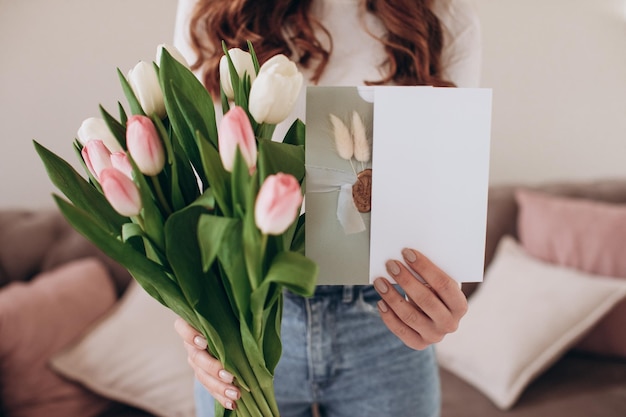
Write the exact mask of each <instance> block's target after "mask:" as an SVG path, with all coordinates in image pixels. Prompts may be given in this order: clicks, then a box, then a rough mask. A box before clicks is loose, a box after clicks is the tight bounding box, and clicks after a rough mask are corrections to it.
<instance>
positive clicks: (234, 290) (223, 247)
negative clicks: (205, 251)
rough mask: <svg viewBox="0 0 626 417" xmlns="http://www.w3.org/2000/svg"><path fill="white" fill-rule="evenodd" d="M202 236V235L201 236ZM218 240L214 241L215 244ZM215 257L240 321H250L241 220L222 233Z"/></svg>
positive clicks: (248, 289)
mask: <svg viewBox="0 0 626 417" xmlns="http://www.w3.org/2000/svg"><path fill="white" fill-rule="evenodd" d="M202 238H204V237H202ZM216 243H218V242H214V243H213V244H216ZM219 243H220V245H219V248H218V251H217V258H218V260H219V265H220V266H221V268H222V270H223V277H224V278H226V280H227V283H225V285H227V286H228V287H229V288H230V291H231V294H232V298H233V300H234V301H235V304H236V310H237V311H238V312H239V317H240V320H241V321H244V322H246V323H248V324H249V323H251V316H250V310H249V307H250V293H251V291H252V287H251V283H250V278H249V276H248V273H247V270H246V262H245V259H244V254H243V251H242V250H241V248H242V247H243V236H242V222H241V221H240V220H238V221H237V222H236V223H234V225H232V226H231V227H229V228H228V229H227V230H226V231H225V232H224V234H223V240H222V241H220V242H219Z"/></svg>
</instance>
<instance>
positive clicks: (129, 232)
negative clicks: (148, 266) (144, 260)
mask: <svg viewBox="0 0 626 417" xmlns="http://www.w3.org/2000/svg"><path fill="white" fill-rule="evenodd" d="M143 239H144V232H143V230H142V229H141V226H139V225H138V224H135V223H124V226H122V241H123V242H124V243H128V244H129V245H131V246H132V247H133V248H134V249H135V250H136V251H137V252H139V253H146V248H145V246H144V244H143Z"/></svg>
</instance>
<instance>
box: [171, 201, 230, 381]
mask: <svg viewBox="0 0 626 417" xmlns="http://www.w3.org/2000/svg"><path fill="white" fill-rule="evenodd" d="M205 215H207V211H206V209H204V208H203V207H202V206H200V205H194V206H190V207H188V208H186V209H184V210H181V211H179V212H176V213H174V214H173V215H172V216H170V218H169V219H168V220H167V222H166V223H165V239H166V246H167V257H168V259H169V260H170V262H171V266H172V269H173V270H174V274H175V276H176V279H177V282H178V283H179V285H180V287H181V290H182V292H183V294H184V296H185V298H186V299H187V300H188V303H189V305H191V306H192V307H193V308H194V309H195V311H196V312H197V314H198V316H201V317H202V318H203V319H204V321H205V322H204V323H203V325H202V327H201V328H197V329H198V330H200V331H203V332H204V334H205V336H207V341H208V342H209V346H210V348H211V352H212V353H213V354H214V355H216V356H217V357H218V358H219V359H220V360H221V361H222V363H224V364H225V365H227V369H228V365H230V368H231V369H232V367H234V361H233V359H234V358H233V357H236V356H237V355H236V353H235V351H236V349H237V346H241V344H242V342H241V336H240V335H239V332H238V329H239V322H238V320H237V312H236V310H235V309H234V308H233V307H232V306H231V305H230V302H229V297H228V294H227V293H226V290H225V288H224V285H223V283H222V279H221V278H220V277H219V276H218V275H217V274H216V270H215V268H212V269H211V270H209V271H207V272H205V271H203V267H202V253H201V251H202V250H201V245H199V244H198V242H197V241H196V239H194V238H192V237H193V236H197V235H199V232H198V225H199V220H200V218H201V217H204V216H205ZM199 236H200V237H202V235H199ZM226 347H229V350H228V351H226Z"/></svg>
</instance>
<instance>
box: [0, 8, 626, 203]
mask: <svg viewBox="0 0 626 417" xmlns="http://www.w3.org/2000/svg"><path fill="white" fill-rule="evenodd" d="M473 1H474V3H475V4H476V6H477V9H478V11H479V14H480V17H481V21H482V25H483V34H484V69H483V85H484V86H485V87H491V88H493V89H494V113H493V114H494V120H493V135H492V136H493V145H492V158H491V160H492V163H491V181H492V182H493V183H499V182H500V183H501V182H511V181H531V182H539V181H546V180H561V179H581V178H599V177H618V176H619V177H624V176H626V0H515V1H513V0H473ZM175 9H176V2H175V0H125V1H122V0H109V1H86V0H80V1H79V0H46V1H43V0H22V1H17V0H0V51H1V53H2V58H1V60H0V128H1V131H2V145H3V149H4V150H3V151H2V152H0V175H1V178H0V207H40V206H52V200H51V199H50V193H51V192H52V191H53V190H54V188H53V187H52V186H51V185H50V182H49V180H48V178H47V176H46V174H45V172H44V170H43V168H42V165H41V163H40V162H39V159H38V157H37V155H36V153H35V152H34V149H33V146H32V139H37V140H39V141H40V142H41V143H43V144H44V145H45V146H47V147H49V148H51V149H53V150H54V151H55V152H58V153H59V154H61V155H62V156H63V157H65V158H66V159H68V160H71V161H74V160H75V159H74V155H73V151H72V150H71V141H72V139H73V138H74V136H75V133H76V129H77V128H78V125H79V124H80V122H81V121H82V120H83V119H84V118H86V117H89V116H92V115H97V112H98V104H100V103H101V104H103V105H104V106H105V107H106V108H108V109H114V108H115V106H116V102H117V100H119V99H121V98H122V93H121V90H120V87H119V83H118V80H117V75H116V72H115V68H116V67H119V68H120V69H121V70H122V71H123V72H126V71H127V70H128V69H129V68H131V67H132V66H133V65H134V64H135V63H136V62H137V61H138V60H140V59H143V60H152V59H153V56H154V52H155V48H156V45H157V44H159V43H162V42H170V40H171V37H172V31H173V25H174V12H175Z"/></svg>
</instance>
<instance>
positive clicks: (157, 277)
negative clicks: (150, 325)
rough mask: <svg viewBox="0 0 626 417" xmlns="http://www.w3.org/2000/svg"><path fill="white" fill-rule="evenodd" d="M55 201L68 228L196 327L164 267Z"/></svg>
mask: <svg viewBox="0 0 626 417" xmlns="http://www.w3.org/2000/svg"><path fill="white" fill-rule="evenodd" d="M55 201H56V203H57V205H58V207H59V209H60V210H61V213H62V214H63V216H64V217H65V218H66V219H67V220H68V222H69V223H70V224H71V225H72V227H74V229H76V230H77V231H78V232H79V233H80V234H82V235H83V236H85V237H86V238H87V239H89V240H90V241H91V242H93V243H94V244H95V245H96V246H97V247H98V248H100V250H102V251H103V252H104V253H105V254H107V255H108V256H109V257H110V258H111V259H113V260H115V261H116V262H118V263H119V264H120V265H122V266H124V267H125V268H126V269H128V271H129V272H130V273H131V274H132V275H133V277H134V278H135V279H136V280H137V282H138V283H139V284H140V285H141V286H142V287H143V288H144V289H145V290H146V292H147V293H148V294H150V296H152V297H153V298H154V299H156V300H157V301H159V302H160V303H161V304H163V305H165V306H166V307H169V308H170V309H171V310H173V311H174V312H175V313H176V314H178V315H179V316H180V317H182V318H184V319H185V320H187V322H188V323H189V324H191V325H192V326H197V325H198V320H197V318H196V316H195V314H194V312H193V310H192V309H191V308H190V306H189V305H188V304H187V303H186V302H185V298H184V297H183V294H182V293H181V291H180V288H179V287H178V285H177V284H176V283H175V282H174V280H172V277H171V276H170V275H168V272H167V270H166V269H164V267H162V266H161V265H158V264H157V263H155V262H152V261H150V260H149V259H147V258H146V257H145V255H144V254H142V253H139V252H137V251H136V250H135V249H134V247H133V246H132V245H130V244H127V243H124V242H122V241H121V240H119V239H117V238H116V237H115V236H112V235H111V234H110V233H108V232H107V231H106V230H104V229H102V228H100V227H99V226H98V224H97V223H95V222H93V221H92V219H91V217H90V216H89V215H88V214H87V212H85V211H84V210H81V209H79V208H77V207H75V206H73V205H71V204H69V203H68V202H66V201H65V200H63V199H62V198H60V197H58V196H55Z"/></svg>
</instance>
